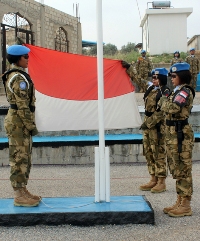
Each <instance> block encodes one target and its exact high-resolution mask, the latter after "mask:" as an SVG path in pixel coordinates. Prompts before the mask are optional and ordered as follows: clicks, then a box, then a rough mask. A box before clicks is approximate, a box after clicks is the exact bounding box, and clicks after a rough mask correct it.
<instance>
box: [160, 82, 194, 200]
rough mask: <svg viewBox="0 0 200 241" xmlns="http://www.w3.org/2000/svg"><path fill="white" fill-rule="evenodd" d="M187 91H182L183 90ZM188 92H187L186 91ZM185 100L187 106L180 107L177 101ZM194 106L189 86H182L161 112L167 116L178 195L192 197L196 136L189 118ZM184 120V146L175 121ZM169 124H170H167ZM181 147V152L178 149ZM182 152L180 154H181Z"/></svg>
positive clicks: (169, 143) (163, 105)
mask: <svg viewBox="0 0 200 241" xmlns="http://www.w3.org/2000/svg"><path fill="white" fill-rule="evenodd" d="M183 87H184V88H185V89H182V88H183ZM185 90H186V91H185ZM183 96H184V97H183ZM184 98H185V100H184V101H183V102H185V105H182V106H180V105H179V104H177V101H176V100H178V99H179V100H180V99H181V100H183V99H184ZM183 102H182V103H183ZM192 104H193V95H192V93H191V90H190V89H189V88H187V85H185V84H184V85H181V86H180V87H179V88H178V90H177V91H176V92H175V93H174V92H172V95H170V96H169V97H168V100H167V101H164V102H163V104H162V107H161V110H162V111H163V112H164V113H165V115H166V144H167V150H168V151H169V155H170V157H171V158H172V160H173V163H172V165H171V168H172V169H173V170H172V175H173V178H174V179H176V191H177V194H178V195H180V196H182V197H184V196H191V195H192V192H193V186H192V149H193V145H194V134H193V130H192V127H191V126H190V125H189V124H188V122H187V118H188V117H189V115H190V112H191V109H192ZM180 120H182V123H183V124H182V128H181V129H182V131H183V140H182V144H181V145H180V142H179V141H178V137H177V134H178V133H177V130H178V129H177V128H178V127H177V126H176V127H175V124H174V123H177V122H175V121H180ZM167 122H168V123H167ZM179 146H181V148H182V150H181V152H180V151H179V150H178V147H179ZM179 152H180V153H179Z"/></svg>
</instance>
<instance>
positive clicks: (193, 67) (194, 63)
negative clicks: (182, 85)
mask: <svg viewBox="0 0 200 241" xmlns="http://www.w3.org/2000/svg"><path fill="white" fill-rule="evenodd" d="M185 62H187V63H188V64H189V65H190V72H191V75H192V79H191V82H190V86H191V87H192V88H193V89H194V90H195V89H196V86H197V74H198V73H199V59H198V58H197V57H195V56H192V55H190V56H187V57H186V59H185Z"/></svg>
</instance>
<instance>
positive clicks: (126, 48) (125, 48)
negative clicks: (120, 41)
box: [120, 42, 137, 54]
mask: <svg viewBox="0 0 200 241" xmlns="http://www.w3.org/2000/svg"><path fill="white" fill-rule="evenodd" d="M131 51H135V52H137V49H136V48H135V43H130V42H129V43H127V45H123V46H122V47H121V50H120V52H121V53H123V54H126V53H130V52H131Z"/></svg>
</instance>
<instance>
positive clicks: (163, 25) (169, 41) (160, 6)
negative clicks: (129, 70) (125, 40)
mask: <svg viewBox="0 0 200 241" xmlns="http://www.w3.org/2000/svg"><path fill="white" fill-rule="evenodd" d="M150 3H151V4H152V7H151V8H149V7H148V6H149V4H150ZM192 11H193V9H192V8H173V7H171V2H170V1H154V2H148V3H147V9H146V13H145V15H144V17H143V19H142V21H141V24H140V27H142V43H143V49H146V51H147V52H149V53H150V54H151V55H156V54H162V53H173V52H174V51H175V50H179V51H180V52H187V17H188V16H189V15H190V14H191V13H192Z"/></svg>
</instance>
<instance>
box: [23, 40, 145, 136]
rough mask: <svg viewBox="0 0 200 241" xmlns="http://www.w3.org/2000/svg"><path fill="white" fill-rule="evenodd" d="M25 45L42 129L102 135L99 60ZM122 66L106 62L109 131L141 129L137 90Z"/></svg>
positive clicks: (37, 119) (39, 127)
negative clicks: (99, 122)
mask: <svg viewBox="0 0 200 241" xmlns="http://www.w3.org/2000/svg"><path fill="white" fill-rule="evenodd" d="M26 46H27V47H28V48H30V50H31V52H30V53H29V56H30V58H29V74H30V76H31V78H32V80H33V82H34V85H35V89H36V125H37V128H38V130H39V131H62V130H98V129H99V125H98V89H97V88H98V83H97V58H96V57H88V56H83V55H77V54H70V53H63V52H58V51H55V50H50V49H46V48H42V47H38V46H33V45H29V44H26ZM120 62H121V61H119V60H111V59H104V62H103V64H104V126H105V129H124V128H134V127H139V126H140V125H141V118H140V114H139V111H138V106H137V102H136V99H135V92H134V87H133V85H132V84H131V81H130V78H129V77H128V76H127V74H126V73H125V70H124V69H123V68H122V66H121V63H120Z"/></svg>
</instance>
